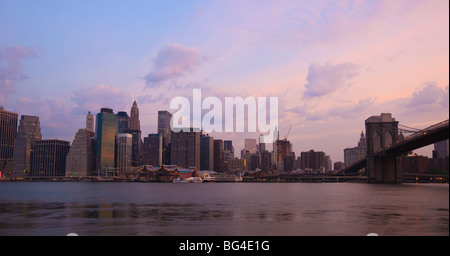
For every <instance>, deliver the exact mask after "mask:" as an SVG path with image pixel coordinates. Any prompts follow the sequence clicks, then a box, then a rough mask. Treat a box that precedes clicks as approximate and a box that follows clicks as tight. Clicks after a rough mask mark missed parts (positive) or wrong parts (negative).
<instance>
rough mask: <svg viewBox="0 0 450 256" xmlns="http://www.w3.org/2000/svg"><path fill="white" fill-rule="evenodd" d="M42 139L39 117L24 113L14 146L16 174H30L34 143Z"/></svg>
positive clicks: (20, 175)
mask: <svg viewBox="0 0 450 256" xmlns="http://www.w3.org/2000/svg"><path fill="white" fill-rule="evenodd" d="M41 139H42V134H41V127H40V122H39V117H38V116H27V115H22V116H21V117H20V124H19V128H18V131H17V137H16V141H15V146H14V157H13V159H14V171H13V175H14V176H16V177H25V176H28V175H29V174H30V171H31V154H32V150H33V147H34V143H35V142H36V141H38V140H41Z"/></svg>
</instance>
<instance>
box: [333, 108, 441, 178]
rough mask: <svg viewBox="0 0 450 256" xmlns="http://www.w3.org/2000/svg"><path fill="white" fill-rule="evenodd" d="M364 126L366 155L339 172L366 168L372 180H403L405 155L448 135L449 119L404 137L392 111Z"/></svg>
mask: <svg viewBox="0 0 450 256" xmlns="http://www.w3.org/2000/svg"><path fill="white" fill-rule="evenodd" d="M365 126H366V141H367V155H366V156H365V157H364V158H362V159H360V160H358V161H356V162H355V163H353V164H352V165H350V166H347V167H345V168H344V169H342V170H341V171H340V172H339V174H345V175H349V174H350V175H351V174H355V173H358V172H359V171H360V170H361V169H365V174H366V175H367V182H369V183H401V182H402V179H403V173H402V166H401V156H402V155H405V154H408V153H409V152H411V151H412V150H415V149H418V148H421V147H424V146H427V145H430V144H433V143H436V142H439V141H443V140H446V139H448V138H449V120H448V119H447V120H445V121H442V122H439V123H437V124H433V125H431V126H429V127H427V128H425V129H421V130H417V131H415V132H414V133H413V134H411V135H409V136H407V137H404V138H402V137H401V136H399V122H398V121H396V120H395V118H392V116H391V114H387V113H383V114H381V115H380V116H372V117H369V118H368V119H366V121H365ZM447 180H448V175H447Z"/></svg>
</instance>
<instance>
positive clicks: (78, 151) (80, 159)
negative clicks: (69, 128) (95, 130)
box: [66, 129, 95, 178]
mask: <svg viewBox="0 0 450 256" xmlns="http://www.w3.org/2000/svg"><path fill="white" fill-rule="evenodd" d="M90 134H91V133H90V132H89V131H88V130H87V129H78V131H77V133H76V134H75V138H74V139H73V142H72V145H71V147H70V150H69V153H68V154H67V159H66V177H71V178H85V177H89V176H92V175H93V173H94V170H95V155H94V151H93V148H92V138H91V136H90Z"/></svg>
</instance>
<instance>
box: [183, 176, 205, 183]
mask: <svg viewBox="0 0 450 256" xmlns="http://www.w3.org/2000/svg"><path fill="white" fill-rule="evenodd" d="M186 180H187V181H189V182H192V183H201V182H202V181H203V180H202V179H201V178H199V177H189V178H187V179H186Z"/></svg>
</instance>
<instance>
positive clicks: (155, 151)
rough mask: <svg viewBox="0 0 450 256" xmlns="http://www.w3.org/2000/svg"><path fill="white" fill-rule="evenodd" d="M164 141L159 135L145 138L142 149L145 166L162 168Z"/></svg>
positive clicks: (154, 134) (155, 134)
mask: <svg viewBox="0 0 450 256" xmlns="http://www.w3.org/2000/svg"><path fill="white" fill-rule="evenodd" d="M162 142H163V139H162V136H161V134H159V133H151V134H149V135H148V136H147V137H144V145H143V147H142V159H143V164H145V165H153V166H161V165H162V148H163V145H162Z"/></svg>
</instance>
